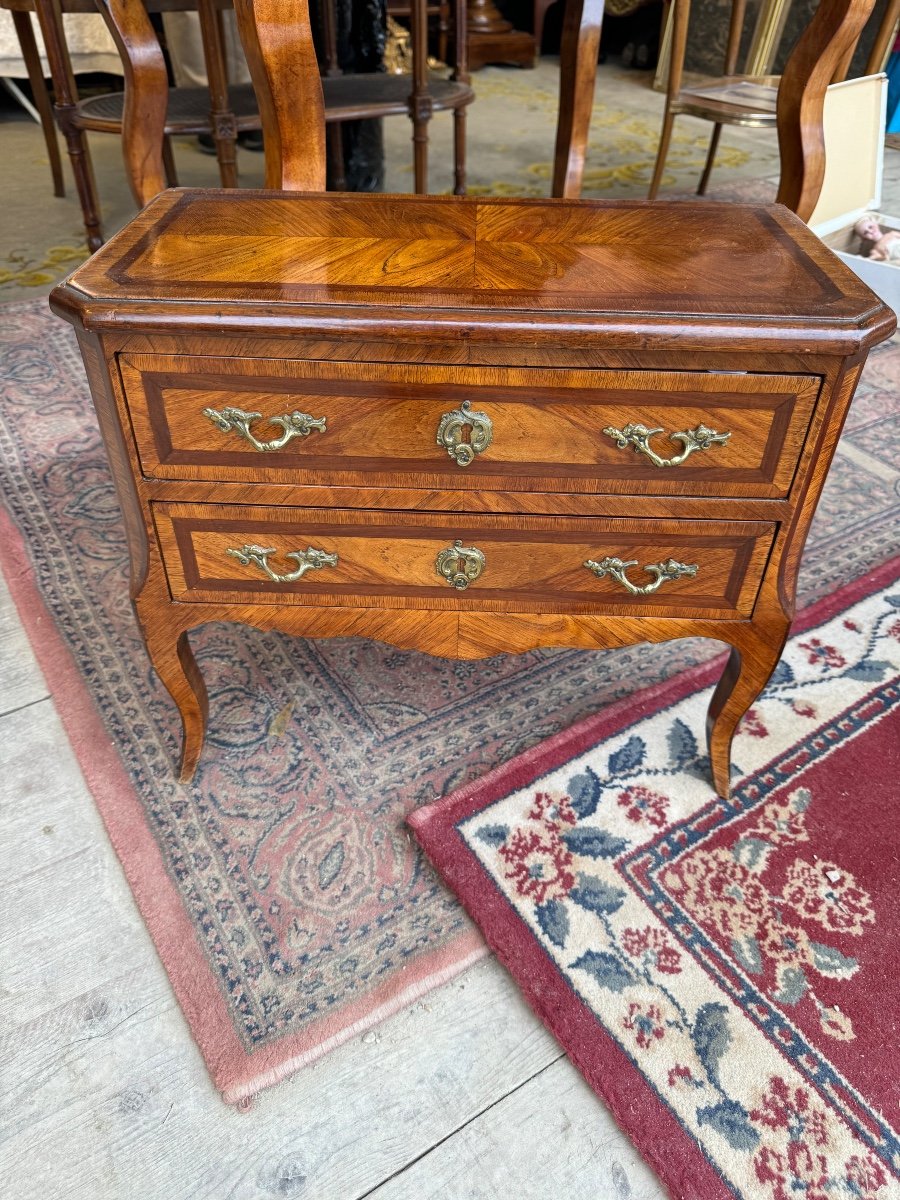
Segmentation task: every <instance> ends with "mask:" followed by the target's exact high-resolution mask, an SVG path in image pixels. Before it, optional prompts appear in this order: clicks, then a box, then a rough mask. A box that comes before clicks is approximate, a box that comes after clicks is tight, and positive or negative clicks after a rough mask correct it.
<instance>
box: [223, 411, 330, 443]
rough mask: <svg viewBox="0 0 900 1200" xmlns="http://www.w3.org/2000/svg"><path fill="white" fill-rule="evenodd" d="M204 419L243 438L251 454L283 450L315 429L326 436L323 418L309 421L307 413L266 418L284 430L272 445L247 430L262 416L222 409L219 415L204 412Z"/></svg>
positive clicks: (313, 418)
mask: <svg viewBox="0 0 900 1200" xmlns="http://www.w3.org/2000/svg"><path fill="white" fill-rule="evenodd" d="M203 415H204V417H208V418H209V420H210V421H212V423H213V425H215V427H216V428H217V429H221V430H222V432H223V433H229V432H231V431H232V430H233V431H234V432H235V433H238V434H240V436H241V437H242V438H246V440H247V441H248V442H249V443H250V445H251V446H252V447H253V448H254V450H262V451H270V450H282V449H283V448H284V447H285V446H286V445H287V444H288V442H289V441H290V440H291V438H295V437H309V435H310V433H312V431H313V430H314V429H318V431H319V433H324V432H325V417H311V416H310V415H309V413H302V412H292V413H285V414H284V415H283V416H280V417H268V418H267V420H268V422H269V424H270V425H280V426H281V428H282V429H283V430H284V433H283V434H282V435H281V437H280V438H275V439H274V440H273V441H271V442H261V441H259V439H258V438H257V437H255V436H254V434H253V431H252V430H251V429H250V426H251V424H252V423H253V422H254V421H261V420H262V413H258V412H244V410H243V409H242V408H223V409H222V410H221V412H220V411H218V410H217V409H215V408H204V410H203Z"/></svg>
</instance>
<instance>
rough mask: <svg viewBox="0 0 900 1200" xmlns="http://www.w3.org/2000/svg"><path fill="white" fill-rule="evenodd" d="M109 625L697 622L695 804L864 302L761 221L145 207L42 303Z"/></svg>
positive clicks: (574, 628)
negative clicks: (104, 460)
mask: <svg viewBox="0 0 900 1200" xmlns="http://www.w3.org/2000/svg"><path fill="white" fill-rule="evenodd" d="M51 303H52V305H53V307H54V309H55V310H56V311H57V312H58V313H60V314H62V315H64V316H65V317H67V318H68V319H69V320H70V321H72V322H73V324H74V325H75V326H76V329H77V331H78V337H79V340H80V344H81V348H82V352H83V355H84V362H85V366H86V368H87V373H88V377H89V379H90V384H91V388H92V392H93V396H94V400H95V404H96V407H97V412H98V414H99V418H100V423H101V427H102V431H103V436H104V439H105V441H106V446H107V450H108V453H109V458H110V462H111V464H112V468H113V472H114V474H115V478H116V484H117V488H118V495H119V500H120V503H121V506H122V511H123V515H124V519H125V523H126V526H127V531H128V538H129V546H130V553H131V586H132V595H133V600H134V606H135V611H136V613H137V618H138V621H139V622H140V626H141V629H142V631H143V635H144V638H145V640H146V644H147V649H148V651H149V654H150V657H151V660H152V662H153V665H154V667H155V669H156V670H157V672H158V673H159V676H160V677H161V679H162V680H163V682H164V683H165V685H166V687H167V688H168V690H169V692H170V693H171V695H172V697H173V699H174V700H175V702H176V703H177V705H178V708H179V710H180V713H181V716H182V721H183V726H184V745H183V754H182V763H181V774H182V778H187V777H189V776H190V775H191V774H192V772H193V770H194V768H195V766H196V764H197V760H198V757H199V755H200V752H201V748H202V742H203V732H204V726H205V720H206V694H205V689H204V686H203V680H202V677H201V675H200V672H199V670H198V668H197V665H196V663H195V661H194V659H193V657H192V655H191V651H190V647H189V644H188V639H187V632H188V631H189V630H190V629H191V628H192V627H195V626H197V625H200V624H201V623H203V622H205V621H210V620H221V619H227V620H239V621H243V622H248V623H251V624H253V625H256V626H259V627H262V628H278V629H281V630H284V631H287V632H290V633H295V634H302V635H305V636H308V637H335V636H346V635H364V636H367V637H372V638H377V639H379V640H381V641H385V642H390V643H393V644H395V645H398V646H401V647H405V648H416V649H420V650H424V651H427V652H429V653H432V654H439V655H447V656H454V657H464V658H474V657H480V656H486V655H492V654H497V653H501V652H513V653H515V652H520V651H524V650H528V649H532V648H534V647H537V646H579V647H586V648H599V647H604V646H614V645H622V644H625V643H631V642H637V641H650V642H660V641H664V640H666V639H669V638H675V637H683V636H687V635H701V636H706V637H712V638H719V639H721V640H723V641H725V642H727V643H729V644H730V645H731V646H732V653H731V657H730V660H729V662H728V665H727V667H726V669H725V672H724V675H723V677H722V680H721V681H720V683H719V685H718V687H717V689H716V691H715V693H714V695H713V698H712V702H711V705H710V718H709V738H710V755H711V761H712V769H713V781H714V783H715V786H716V787H717V788H718V789H719V791H720V792H721V793H723V794H727V791H728V786H729V758H730V745H731V738H732V734H733V732H734V729H735V726H736V725H737V722H738V721H739V719H740V718H741V716H742V715H743V714H744V712H746V710H747V708H748V707H749V706H750V704H752V702H753V701H754V700H755V698H756V697H757V695H758V694H759V692H760V691H761V690H762V688H763V687H764V685H765V683H766V682H767V680H768V678H769V676H770V675H771V673H772V670H773V669H774V667H775V664H776V663H777V661H778V658H779V656H780V654H781V651H782V648H783V646H784V641H785V639H786V637H787V633H788V628H789V625H790V621H791V617H792V615H793V609H794V595H795V585H796V576H797V568H798V563H799V558H800V554H801V550H802V546H803V542H804V539H805V537H806V533H807V530H808V528H809V524H810V520H811V518H812V515H813V511H814V509H815V506H816V503H817V500H818V497H819V494H820V492H821V488H822V484H823V481H824V478H825V473H826V471H827V468H828V464H829V462H830V460H831V456H832V453H833V451H834V447H835V443H836V441H837V438H838V435H839V433H840V429H841V424H842V422H843V419H844V416H845V414H846V411H847V408H848V405H849V403H850V400H851V398H852V395H853V391H854V388H855V386H856V383H857V380H858V379H859V375H860V372H861V370H862V366H863V363H864V360H865V356H866V354H867V352H868V350H869V349H870V347H871V346H873V345H874V344H876V343H877V342H879V341H881V340H882V339H884V338H885V337H887V336H888V335H889V334H890V333H891V331H892V329H893V328H894V316H893V313H892V312H891V311H890V310H888V309H887V308H885V306H884V305H883V304H881V302H880V301H879V300H878V299H877V298H876V297H875V296H874V295H873V294H872V293H871V292H869V291H868V289H867V288H866V287H865V286H864V285H863V284H862V283H861V282H860V281H859V280H858V279H857V278H856V276H854V275H852V274H851V273H850V272H849V271H848V270H846V268H844V267H843V266H842V264H841V263H840V262H839V261H838V260H837V259H835V258H834V257H833V256H832V255H831V254H830V252H829V251H827V250H826V249H825V248H823V246H822V245H821V243H820V242H819V241H818V240H817V239H816V238H815V237H813V236H812V235H811V234H810V233H809V231H808V230H807V229H806V228H805V226H803V225H802V224H801V223H800V222H799V221H798V220H796V219H795V218H794V217H793V216H792V215H791V214H790V213H789V212H787V211H786V210H785V209H781V208H775V207H771V208H761V207H744V206H736V205H717V204H708V203H703V204H641V203H614V202H565V201H555V202H539V201H526V200H522V201H493V200H468V199H458V198H417V197H399V198H398V197H390V198H389V197H377V196H328V195H318V196H304V195H287V194H281V193H253V192H239V193H235V192H194V191H177V190H176V191H170V192H166V193H164V194H163V195H162V196H161V197H159V198H158V199H157V200H155V201H154V202H153V203H152V204H151V205H150V206H149V207H148V208H147V209H145V210H144V212H143V213H142V214H141V215H140V216H139V217H138V218H137V219H136V220H135V221H134V222H132V224H131V225H129V226H128V227H127V228H126V229H125V230H124V231H123V232H122V233H120V234H119V235H118V236H117V237H115V238H114V239H113V240H112V241H111V242H110V243H108V244H107V245H106V246H105V247H104V248H103V249H102V250H101V251H100V252H99V253H98V254H97V255H95V256H94V257H93V258H92V259H91V260H90V261H89V262H88V263H87V264H85V266H84V267H82V268H80V269H79V270H78V271H76V272H75V273H74V275H73V276H72V277H71V278H70V279H69V280H68V281H67V282H66V283H64V284H62V285H60V286H59V287H58V288H57V289H56V290H55V292H54V293H53V296H52V299H51Z"/></svg>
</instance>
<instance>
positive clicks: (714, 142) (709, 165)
mask: <svg viewBox="0 0 900 1200" xmlns="http://www.w3.org/2000/svg"><path fill="white" fill-rule="evenodd" d="M721 136H722V126H721V125H714V126H713V131H712V137H711V138H710V139H709V150H707V152H706V165H705V166H704V168H703V174H702V175H701V176H700V182H699V183H698V184H697V195H698V196H705V195H706V189H707V187H708V186H709V177H710V175H712V169H713V163H714V162H715V161H716V151H717V150H718V149H719V138H720V137H721Z"/></svg>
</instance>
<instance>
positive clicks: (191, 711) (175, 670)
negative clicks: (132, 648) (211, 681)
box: [145, 629, 209, 783]
mask: <svg viewBox="0 0 900 1200" xmlns="http://www.w3.org/2000/svg"><path fill="white" fill-rule="evenodd" d="M145 640H146V645H147V653H148V654H149V655H150V662H151V663H152V664H153V669H154V670H155V671H156V673H157V675H158V676H159V678H160V680H161V681H162V683H163V685H164V686H165V688H166V690H167V691H168V693H169V695H170V696H171V697H172V699H173V700H174V701H175V704H176V705H177V707H178V712H179V713H180V715H181V727H182V743H181V761H180V763H179V767H178V778H179V779H180V780H181V782H182V783H187V782H188V781H189V780H191V779H192V778H193V776H194V772H195V771H196V769H197V763H198V761H199V759H200V753H201V751H202V750H203V737H204V734H205V733H206V718H207V713H208V711H209V701H208V698H207V695H206V684H205V683H204V682H203V676H202V675H201V674H200V668H199V667H198V666H197V660H196V659H195V658H194V654H193V651H192V650H191V647H190V644H189V642H188V637H187V634H186V633H182V634H180V635H179V636H178V637H177V639H175V640H174V641H173V640H172V634H171V632H170V631H169V630H165V629H163V630H160V631H154V632H150V633H145Z"/></svg>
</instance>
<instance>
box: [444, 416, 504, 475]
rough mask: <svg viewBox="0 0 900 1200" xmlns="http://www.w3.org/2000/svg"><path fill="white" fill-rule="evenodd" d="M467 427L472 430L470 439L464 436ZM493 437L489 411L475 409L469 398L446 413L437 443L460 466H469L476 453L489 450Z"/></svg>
mask: <svg viewBox="0 0 900 1200" xmlns="http://www.w3.org/2000/svg"><path fill="white" fill-rule="evenodd" d="M466 429H468V430H471V432H470V434H469V440H468V441H466V439H465V437H464V430H466ZM493 438H494V426H493V424H492V422H491V418H490V417H489V416H488V415H487V413H484V412H477V411H473V409H472V406H471V404H470V403H469V401H468V400H463V402H462V404H461V405H460V407H459V408H456V409H454V410H453V412H448V413H444V415H443V416H442V417H441V423H440V425H438V431H437V444H438V445H439V446H443V447H444V449H445V450H446V451H447V453H448V454H449V455H450V457H451V458H452V459H453V461H454V462H455V463H456V465H457V466H459V467H467V466H468V465H469V464H470V463H471V462H472V461H473V460H474V458H475V455H476V454H481V453H482V451H484V450H487V448H488V446H489V445H490V444H491V442H492V441H493Z"/></svg>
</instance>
